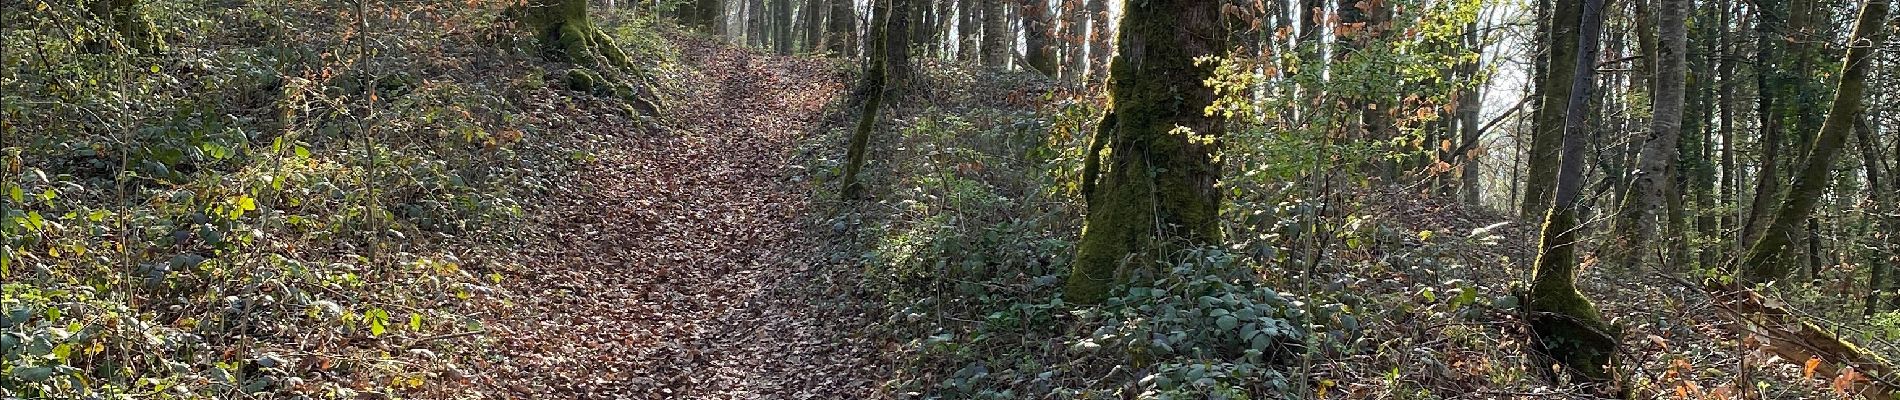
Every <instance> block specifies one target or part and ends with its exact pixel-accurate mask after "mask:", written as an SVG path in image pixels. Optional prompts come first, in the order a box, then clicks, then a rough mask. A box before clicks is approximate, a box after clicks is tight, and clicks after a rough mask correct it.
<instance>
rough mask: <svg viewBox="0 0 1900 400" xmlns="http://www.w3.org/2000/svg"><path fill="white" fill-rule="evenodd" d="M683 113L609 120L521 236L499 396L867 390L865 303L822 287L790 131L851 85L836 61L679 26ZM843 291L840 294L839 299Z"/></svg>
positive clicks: (804, 136)
mask: <svg viewBox="0 0 1900 400" xmlns="http://www.w3.org/2000/svg"><path fill="white" fill-rule="evenodd" d="M679 45H680V46H681V50H682V52H683V53H684V58H685V59H684V60H682V61H683V62H685V63H687V64H689V65H691V66H692V68H688V70H689V71H693V72H690V74H692V76H689V77H687V78H686V80H687V84H686V85H684V87H683V88H682V89H684V90H685V91H686V92H687V93H684V94H682V95H681V96H678V97H677V98H678V100H675V103H676V104H673V105H672V110H669V111H668V117H667V119H668V120H669V121H670V122H671V123H672V124H674V125H676V126H678V127H679V129H678V130H668V131H663V132H648V133H640V132H635V131H634V130H632V129H628V130H627V132H625V133H617V134H613V135H604V136H606V137H607V138H608V140H610V141H613V142H614V143H607V144H603V145H602V146H601V148H602V149H603V150H602V151H601V152H600V154H597V155H596V156H597V157H598V158H597V160H595V161H594V162H591V163H589V164H587V165H585V166H583V167H581V168H580V170H579V171H576V172H575V174H574V176H572V177H571V181H572V182H571V184H564V185H560V186H561V187H560V189H556V193H554V194H553V195H552V196H551V198H552V199H551V201H552V202H553V204H547V205H544V206H543V207H540V208H538V210H539V211H538V212H536V214H537V215H536V216H535V218H536V219H537V221H540V222H539V223H540V224H543V225H545V226H546V230H547V232H543V234H542V235H540V237H537V238H535V239H533V240H532V241H533V242H535V243H537V244H535V245H533V246H531V247H530V248H524V249H521V253H522V254H523V255H524V259H526V260H528V261H525V262H524V263H523V264H524V265H523V266H524V270H523V271H522V276H520V277H518V278H516V279H520V280H525V281H526V282H516V285H517V286H519V287H522V288H523V289H522V290H523V293H522V296H521V297H522V299H523V302H524V303H525V304H521V305H520V306H519V307H518V308H519V310H515V311H513V312H511V313H510V315H509V316H508V317H507V318H503V319H504V320H506V321H507V322H506V323H505V324H504V325H507V326H505V327H504V329H505V330H506V332H502V333H501V335H500V336H502V337H503V338H504V339H503V340H502V343H501V345H502V346H505V348H503V349H499V350H500V352H501V353H502V354H505V355H506V356H507V357H509V358H511V359H512V360H509V361H508V362H506V363H500V364H514V365H512V366H508V367H505V368H512V369H513V370H512V371H505V372H498V373H496V374H494V375H495V376H493V378H494V381H493V382H490V384H491V385H492V386H494V388H495V391H497V392H498V393H496V394H498V395H500V396H499V397H506V398H546V399H555V398H560V399H567V398H582V399H590V398H636V399H638V398H793V399H805V398H864V397H866V396H867V395H869V392H870V391H871V389H872V385H874V384H875V382H876V380H875V379H873V377H874V376H876V374H878V373H879V371H878V370H876V367H875V365H877V364H878V363H876V362H875V361H874V360H873V358H874V357H875V354H876V353H877V350H878V349H876V348H875V346H873V345H870V344H868V343H872V342H873V341H871V340H869V339H866V338H864V337H862V336H861V335H860V334H859V332H862V331H863V329H862V328H861V327H863V326H864V325H863V321H865V320H866V318H867V316H866V314H865V313H863V312H862V310H859V309H855V308H853V307H856V306H855V305H851V304H849V303H853V302H844V301H827V297H828V296H836V295H838V294H834V293H825V292H824V291H822V290H815V289H813V287H814V285H813V284H811V282H829V281H831V279H833V277H832V276H829V275H836V274H838V273H839V272H838V271H839V270H848V269H849V268H826V266H827V265H828V264H826V261H825V259H826V258H825V257H824V256H823V255H822V254H819V253H821V252H822V251H821V250H820V249H821V248H823V247H824V239H823V238H821V237H812V236H811V235H807V234H806V232H809V231H811V230H809V229H807V223H808V222H809V221H810V218H808V216H807V213H809V212H811V210H810V209H811V208H812V206H811V199H810V198H809V197H810V196H809V194H810V190H811V189H810V188H809V187H808V185H807V184H805V183H801V182H800V180H799V179H797V176H798V175H799V174H800V172H799V170H798V168H796V167H795V166H796V165H797V163H798V162H799V161H798V159H797V158H796V156H795V154H794V148H795V147H796V146H797V144H798V143H799V142H800V141H801V140H810V139H814V138H816V137H817V136H816V135H817V134H818V132H817V131H816V126H817V125H818V124H820V123H821V121H822V120H823V114H824V113H825V112H826V110H827V109H826V105H827V104H828V103H830V102H832V101H833V100H834V99H836V98H837V97H839V96H841V95H842V93H843V92H844V88H845V85H844V84H843V80H844V78H843V76H842V75H840V74H839V73H838V72H837V71H835V70H834V69H832V68H827V67H826V62H825V61H823V60H819V59H814V58H804V57H775V56H767V55H761V54H758V53H754V52H751V51H746V50H739V49H735V48H732V47H729V46H725V45H722V44H716V43H713V42H708V41H704V40H701V39H681V41H680V43H679ZM840 303H846V304H840Z"/></svg>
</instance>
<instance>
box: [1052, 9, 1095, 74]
mask: <svg viewBox="0 0 1900 400" xmlns="http://www.w3.org/2000/svg"><path fill="white" fill-rule="evenodd" d="M1061 4H1062V7H1061V8H1060V10H1061V11H1062V35H1061V37H1060V38H1059V39H1058V40H1057V41H1056V42H1057V43H1061V44H1062V79H1063V80H1065V81H1069V82H1081V81H1082V76H1083V75H1084V74H1083V71H1085V70H1087V68H1088V67H1087V66H1086V65H1085V64H1084V63H1086V62H1087V58H1085V57H1084V55H1085V54H1087V53H1088V39H1087V36H1086V35H1088V24H1089V13H1088V12H1087V11H1085V10H1084V8H1083V6H1082V0H1062V3H1061Z"/></svg>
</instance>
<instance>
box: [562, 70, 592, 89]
mask: <svg viewBox="0 0 1900 400" xmlns="http://www.w3.org/2000/svg"><path fill="white" fill-rule="evenodd" d="M599 83H600V75H599V74H595V73H594V72H593V71H588V70H586V69H581V68H574V69H570V70H567V88H568V90H573V91H577V92H591V91H593V90H594V85H596V84H599Z"/></svg>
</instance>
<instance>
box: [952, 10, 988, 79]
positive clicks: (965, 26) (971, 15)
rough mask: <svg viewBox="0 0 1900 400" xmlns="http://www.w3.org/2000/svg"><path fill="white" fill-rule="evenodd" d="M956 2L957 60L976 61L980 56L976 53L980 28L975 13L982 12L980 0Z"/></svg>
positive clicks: (980, 33) (980, 37)
mask: <svg viewBox="0 0 1900 400" xmlns="http://www.w3.org/2000/svg"><path fill="white" fill-rule="evenodd" d="M955 1H956V2H957V60H958V61H962V62H966V63H973V64H974V63H977V62H979V61H980V59H981V58H982V56H981V55H979V54H978V53H977V49H978V48H979V47H980V46H981V44H980V43H981V40H982V36H983V35H982V32H980V31H981V30H982V28H981V27H979V26H978V23H979V21H982V20H980V19H977V13H981V12H982V7H978V5H979V4H978V2H980V1H982V0H955Z"/></svg>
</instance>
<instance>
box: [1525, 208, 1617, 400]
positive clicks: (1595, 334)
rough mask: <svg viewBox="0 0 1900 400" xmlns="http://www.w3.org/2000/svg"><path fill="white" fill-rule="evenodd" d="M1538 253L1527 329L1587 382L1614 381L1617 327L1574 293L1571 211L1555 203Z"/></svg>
mask: <svg viewBox="0 0 1900 400" xmlns="http://www.w3.org/2000/svg"><path fill="white" fill-rule="evenodd" d="M1545 221H1546V222H1545V223H1544V227H1543V234H1542V235H1541V237H1542V241H1543V243H1542V246H1541V248H1543V249H1544V251H1543V252H1541V253H1539V254H1538V256H1537V263H1536V269H1535V270H1533V271H1532V272H1531V290H1530V293H1529V295H1530V298H1529V301H1528V302H1527V303H1526V306H1527V307H1528V311H1529V312H1530V318H1529V322H1530V325H1531V331H1532V332H1533V333H1535V334H1536V338H1537V342H1538V344H1539V347H1540V349H1539V350H1540V351H1541V352H1542V353H1543V354H1544V355H1545V356H1547V357H1550V358H1551V360H1552V361H1555V362H1557V363H1559V364H1563V365H1564V366H1565V367H1567V368H1569V369H1570V371H1571V375H1572V376H1573V377H1576V378H1579V379H1581V380H1583V381H1589V382H1610V381H1613V380H1614V379H1615V369H1614V368H1613V364H1614V362H1615V355H1616V342H1617V340H1616V338H1617V329H1616V328H1614V327H1611V326H1609V325H1607V324H1605V323H1604V322H1603V316H1602V315H1601V314H1599V313H1598V311H1597V308H1596V305H1595V304H1591V303H1590V300H1589V299H1588V298H1585V297H1583V293H1581V292H1578V291H1577V283H1576V281H1577V256H1576V245H1575V243H1576V242H1577V241H1576V239H1577V237H1576V230H1577V214H1576V209H1574V208H1570V207H1556V208H1553V209H1552V210H1551V211H1550V215H1549V218H1546V219H1545Z"/></svg>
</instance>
